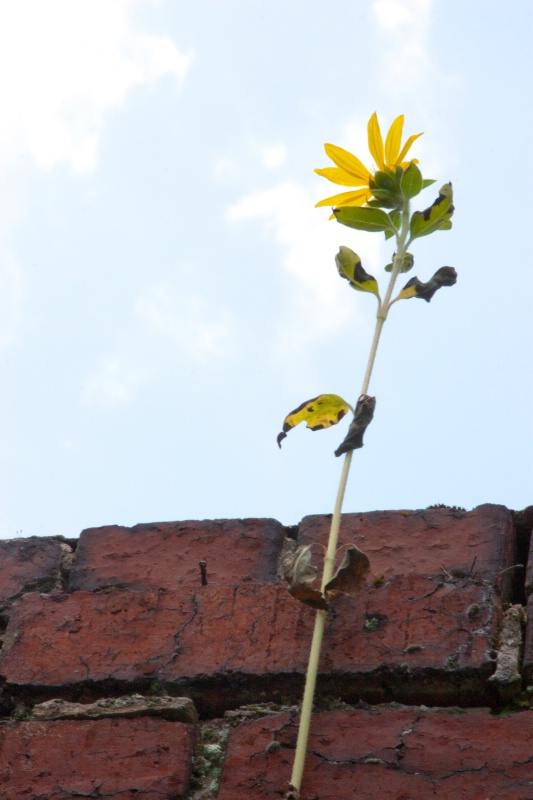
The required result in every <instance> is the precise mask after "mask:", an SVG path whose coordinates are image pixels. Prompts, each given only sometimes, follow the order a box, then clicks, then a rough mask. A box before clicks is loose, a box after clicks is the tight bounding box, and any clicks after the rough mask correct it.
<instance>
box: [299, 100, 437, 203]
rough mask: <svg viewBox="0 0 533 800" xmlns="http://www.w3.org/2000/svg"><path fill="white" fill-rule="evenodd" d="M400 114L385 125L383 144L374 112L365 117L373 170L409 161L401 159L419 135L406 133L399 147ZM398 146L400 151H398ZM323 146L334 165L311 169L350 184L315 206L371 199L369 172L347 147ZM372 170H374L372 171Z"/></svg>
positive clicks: (415, 161) (408, 162)
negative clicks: (388, 126)
mask: <svg viewBox="0 0 533 800" xmlns="http://www.w3.org/2000/svg"><path fill="white" fill-rule="evenodd" d="M403 119H404V117H403V114H400V116H399V117H396V119H395V120H394V122H393V123H392V125H391V126H390V128H389V132H388V133H387V138H386V139H385V146H383V139H382V137H381V131H380V129H379V122H378V117H377V114H376V113H375V112H374V113H373V114H372V116H371V117H370V119H369V121H368V149H369V150H370V154H371V155H372V158H373V159H374V163H375V170H376V169H377V170H381V171H383V170H385V169H391V168H393V167H395V166H396V165H399V166H400V167H403V168H404V169H405V168H406V167H408V166H409V164H410V163H411V162H410V161H405V160H404V159H405V156H406V155H407V153H408V151H409V149H410V147H411V145H412V144H413V142H414V141H415V140H416V139H418V137H419V136H422V134H421V133H415V134H413V136H410V137H409V138H408V140H407V141H406V143H405V144H404V146H403V147H401V144H402V131H403ZM400 148H401V151H400ZM324 149H325V151H326V153H327V155H328V156H329V157H330V158H331V160H332V161H333V163H334V164H336V166H335V167H326V168H325V169H315V172H316V173H317V175H322V176H323V177H324V178H327V179H328V181H331V182H332V183H337V184H339V185H340V186H353V187H354V188H353V189H351V191H349V192H341V194H335V195H333V196H332V197H326V199H325V200H320V202H319V203H317V204H316V206H315V208H318V207H319V206H364V205H366V204H367V203H368V201H369V200H371V199H372V191H371V189H370V186H369V182H370V178H371V177H372V172H371V171H370V170H369V169H367V168H366V167H365V165H364V164H363V163H362V161H359V159H358V158H356V157H355V156H354V155H352V153H349V152H348V150H343V149H342V147H337V146H336V145H334V144H325V145H324ZM412 160H413V161H414V163H415V164H418V161H417V159H416V158H414V159H412ZM375 170H374V171H375Z"/></svg>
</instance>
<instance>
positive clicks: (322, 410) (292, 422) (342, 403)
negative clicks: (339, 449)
mask: <svg viewBox="0 0 533 800" xmlns="http://www.w3.org/2000/svg"><path fill="white" fill-rule="evenodd" d="M349 408H350V406H349V404H348V403H347V402H346V400H343V399H342V397H339V395H338V394H319V395H318V396H317V397H312V398H311V400H306V401H305V403H302V404H301V405H299V406H298V408H295V409H294V411H291V413H290V414H288V415H287V416H286V417H285V421H284V422H283V431H282V432H281V433H279V434H278V439H277V441H278V445H279V446H280V447H281V443H282V441H283V439H285V438H286V437H287V433H288V431H290V430H291V429H292V428H294V427H295V426H296V425H299V424H300V422H306V423H307V427H308V428H310V429H311V430H312V431H319V430H322V429H323V428H330V427H331V426H332V425H336V424H337V422H340V421H341V419H342V418H343V417H344V415H345V414H346V412H347V411H348V410H349Z"/></svg>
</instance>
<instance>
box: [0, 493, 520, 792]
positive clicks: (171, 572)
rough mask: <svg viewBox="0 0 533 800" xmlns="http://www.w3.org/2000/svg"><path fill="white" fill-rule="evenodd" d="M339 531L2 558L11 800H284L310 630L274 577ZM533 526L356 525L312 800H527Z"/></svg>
mask: <svg viewBox="0 0 533 800" xmlns="http://www.w3.org/2000/svg"><path fill="white" fill-rule="evenodd" d="M329 521H330V518H329V517H325V516H313V517H306V518H304V519H303V520H302V522H301V523H300V525H299V526H293V527H291V528H284V527H283V526H282V525H281V524H280V523H278V522H276V521H275V520H271V519H248V520H215V521H203V522H190V521H189V522H166V523H157V524H152V525H136V526H135V527H133V528H124V527H120V526H116V525H113V526H108V527H103V528H94V529H89V530H85V531H83V532H82V534H81V536H80V538H79V540H65V539H63V538H62V537H50V538H37V537H32V538H29V539H14V540H11V541H4V542H0V553H1V562H0V603H1V610H0V625H1V628H2V636H3V645H2V650H1V653H0V677H1V681H2V689H1V695H0V713H1V715H2V716H1V719H0V798H1V800H67V798H82V797H83V798H93V797H94V798H110V799H111V798H112V800H133V799H134V798H135V800H141V798H142V800H167V799H168V800H170V799H171V798H172V799H174V800H177V799H178V798H189V799H191V800H192V798H194V800H207V798H216V797H218V798H219V800H240V798H243V800H244V798H247V799H248V798H258V800H267V799H268V800H270V799H271V800H280V798H281V797H282V796H283V794H284V792H285V790H286V787H287V783H288V780H289V777H290V772H291V766H292V757H293V753H294V746H295V739H296V732H297V721H298V707H297V705H298V703H299V701H300V698H301V692H302V688H303V679H304V675H305V669H306V663H307V654H308V650H309V644H310V638H311V633H312V626H313V620H314V612H313V610H312V609H310V608H309V607H307V606H305V605H302V604H300V603H299V602H298V601H296V600H294V599H293V598H292V597H291V596H290V595H289V593H288V592H287V589H286V585H285V583H284V581H283V580H282V579H281V578H280V576H279V572H278V560H279V557H280V554H281V551H282V548H283V547H284V546H285V547H286V546H287V542H286V540H287V539H289V540H290V541H293V540H297V542H298V543H300V544H309V543H312V542H316V543H318V544H317V546H316V547H315V548H313V549H316V550H317V551H319V550H320V547H319V544H320V543H324V542H325V541H326V538H327V533H328V527H329ZM532 525H533V507H530V508H528V509H526V510H525V511H522V512H519V513H517V512H512V511H510V510H508V509H506V508H504V507H502V506H496V505H483V506H479V507H478V508H476V509H474V510H473V511H470V512H465V511H462V510H457V509H452V508H434V509H426V510H421V511H389V512H373V513H367V514H346V515H344V517H343V524H342V528H341V543H349V542H353V543H355V544H356V545H357V546H358V547H359V548H360V549H361V550H364V551H365V552H366V553H367V555H368V556H369V558H370V562H371V574H370V575H369V578H368V581H367V584H366V586H365V588H364V589H363V590H362V591H361V592H360V593H359V594H358V595H357V596H356V597H343V598H342V599H341V600H339V601H338V602H337V603H336V604H335V605H334V606H333V607H332V609H331V611H330V612H329V615H328V623H327V632H326V636H325V642H324V648H323V654H322V659H321V667H320V675H319V679H318V684H317V698H316V706H317V710H316V714H315V716H314V719H313V724H312V730H311V738H310V742H309V755H308V760H307V767H306V774H305V778H304V783H303V786H302V797H306V798H308V799H309V800H315V799H316V800H375V798H379V800H428V799H429V798H437V800H452V798H453V800H455V799H456V798H461V797H465V798H466V797H468V798H469V800H489V799H490V800H499V798H502V800H503V798H505V799H506V800H532V799H533V710H530V697H531V709H533V686H531V685H530V682H531V684H533V674H532V673H533V637H532V635H531V634H532V632H531V631H530V630H529V628H528V626H527V624H526V622H525V620H526V615H525V607H526V603H527V596H528V595H529V593H530V592H531V590H532V589H533V559H531V560H530V562H529V563H528V555H529V540H530V534H531V527H532ZM284 543H285V544H284ZM202 561H205V562H206V580H205V579H204V580H202V574H201V570H200V566H199V564H200V562H202ZM517 564H522V565H523V566H522V567H517V566H516V565H517ZM532 596H533V595H532ZM532 602H533V601H532ZM530 616H531V617H532V618H533V614H532V615H530Z"/></svg>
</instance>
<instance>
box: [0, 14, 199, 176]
mask: <svg viewBox="0 0 533 800" xmlns="http://www.w3.org/2000/svg"><path fill="white" fill-rule="evenodd" d="M135 5H137V3H136V2H135V0H76V2H72V0H47V2H42V0H17V2H16V3H15V2H14V3H2V5H1V6H0V75H2V76H3V77H2V80H1V82H0V108H1V109H2V129H1V131H0V154H1V155H0V169H2V168H3V169H5V168H6V167H8V166H12V165H13V164H14V163H15V164H17V162H18V159H19V158H20V156H27V155H28V154H29V156H30V157H31V159H32V160H33V161H34V162H35V163H36V164H37V165H38V166H39V167H41V168H44V169H46V168H50V167H52V166H54V165H55V164H57V163H59V162H63V161H64V162H67V163H68V164H69V165H70V166H71V168H72V169H73V170H74V171H76V172H87V171H89V170H91V169H93V168H94V167H95V165H96V163H97V155H98V145H99V142H100V139H101V136H102V130H103V125H104V119H105V116H106V114H108V113H109V112H110V111H112V110H114V109H116V108H119V107H120V106H121V105H122V104H123V103H124V101H125V99H126V96H127V94H128V92H130V91H131V89H133V88H134V87H136V86H139V85H142V84H145V83H148V82H150V81H154V80H158V79H159V78H161V77H162V76H164V75H172V76H174V78H175V80H176V82H177V84H178V85H179V86H181V84H182V82H183V80H184V77H185V75H186V73H187V70H188V68H189V66H190V63H191V60H192V54H184V53H181V52H180V51H179V50H178V49H177V47H176V46H175V45H174V43H173V42H172V41H171V40H170V39H169V38H168V37H166V36H156V35H153V34H148V33H142V32H138V31H136V30H134V27H133V23H132V22H131V20H130V13H131V11H132V10H133V8H134V6H135Z"/></svg>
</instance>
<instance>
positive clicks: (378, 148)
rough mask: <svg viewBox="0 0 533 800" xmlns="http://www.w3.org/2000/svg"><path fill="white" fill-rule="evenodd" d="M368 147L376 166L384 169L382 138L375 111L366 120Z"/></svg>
mask: <svg viewBox="0 0 533 800" xmlns="http://www.w3.org/2000/svg"><path fill="white" fill-rule="evenodd" d="M368 149H369V150H370V152H371V154H372V158H373V159H374V161H375V164H376V167H377V168H378V169H380V170H384V169H385V162H384V160H383V155H384V151H383V139H382V138H381V131H380V129H379V122H378V115H377V114H376V112H375V111H374V113H373V114H372V116H371V117H370V119H369V121H368Z"/></svg>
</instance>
